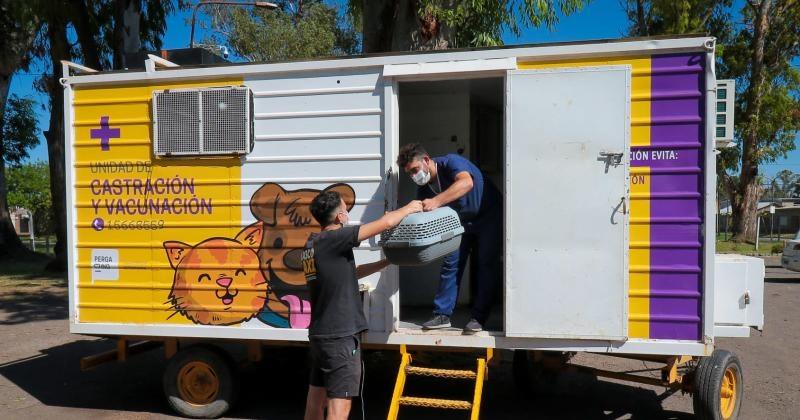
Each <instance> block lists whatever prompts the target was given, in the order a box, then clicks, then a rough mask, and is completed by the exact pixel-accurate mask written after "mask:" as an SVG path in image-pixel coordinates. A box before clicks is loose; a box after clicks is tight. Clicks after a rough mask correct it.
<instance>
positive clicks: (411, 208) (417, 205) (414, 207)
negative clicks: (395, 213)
mask: <svg viewBox="0 0 800 420" xmlns="http://www.w3.org/2000/svg"><path fill="white" fill-rule="evenodd" d="M402 210H403V212H404V213H405V214H406V216H408V215H409V214H412V213H419V212H421V211H422V210H423V205H422V201H419V200H411V202H409V203H408V204H406V205H405V206H403V208H402Z"/></svg>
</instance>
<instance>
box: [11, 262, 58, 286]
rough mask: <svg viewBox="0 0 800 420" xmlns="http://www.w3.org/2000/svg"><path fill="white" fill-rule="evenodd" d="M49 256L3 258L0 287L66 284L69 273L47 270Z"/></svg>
mask: <svg viewBox="0 0 800 420" xmlns="http://www.w3.org/2000/svg"><path fill="white" fill-rule="evenodd" d="M49 261H50V260H49V259H48V258H44V257H43V258H36V259H31V260H3V261H2V262H0V288H8V287H35V286H61V287H63V286H66V285H67V274H66V273H57V272H53V271H47V270H45V267H46V266H47V263H48V262H49Z"/></svg>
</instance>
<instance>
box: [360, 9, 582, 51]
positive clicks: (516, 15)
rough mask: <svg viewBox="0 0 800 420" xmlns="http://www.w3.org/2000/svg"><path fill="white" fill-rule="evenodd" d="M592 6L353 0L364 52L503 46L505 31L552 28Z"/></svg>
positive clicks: (517, 31) (518, 31)
mask: <svg viewBox="0 0 800 420" xmlns="http://www.w3.org/2000/svg"><path fill="white" fill-rule="evenodd" d="M586 3H588V0H501V1H497V0H469V1H457V0H349V2H348V11H349V13H350V15H351V16H353V21H354V22H357V23H359V24H360V26H361V29H362V33H363V45H364V52H366V53H374V52H385V51H409V50H429V49H445V48H454V47H480V46H491V45H501V44H502V39H501V35H502V32H503V30H509V31H511V33H513V34H515V35H519V34H520V31H521V29H522V28H523V27H528V26H533V27H540V26H546V27H548V28H553V27H554V26H555V24H556V23H558V19H559V14H563V15H569V14H571V13H574V12H576V11H579V10H581V9H582V8H583V6H584V5H585V4H586Z"/></svg>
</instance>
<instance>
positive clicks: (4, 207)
mask: <svg viewBox="0 0 800 420" xmlns="http://www.w3.org/2000/svg"><path fill="white" fill-rule="evenodd" d="M10 84H11V76H10V75H6V74H2V75H0V105H2V106H0V152H2V150H3V147H4V146H3V132H2V128H3V126H4V123H5V121H4V116H5V112H4V111H5V105H6V99H7V98H8V88H9V85H10ZM24 249H25V248H24V246H23V245H22V241H20V240H19V236H18V235H17V231H16V230H15V229H14V224H13V223H12V222H11V214H10V213H9V211H8V185H7V184H6V161H5V159H3V157H2V156H0V257H6V256H9V255H17V254H19V253H21V252H22V251H24Z"/></svg>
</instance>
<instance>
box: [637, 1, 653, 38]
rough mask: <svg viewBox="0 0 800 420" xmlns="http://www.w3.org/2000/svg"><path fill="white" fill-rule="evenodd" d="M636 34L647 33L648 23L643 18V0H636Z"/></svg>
mask: <svg viewBox="0 0 800 420" xmlns="http://www.w3.org/2000/svg"><path fill="white" fill-rule="evenodd" d="M636 25H637V26H638V27H637V28H636V34H637V35H639V36H647V35H648V34H649V32H650V31H649V30H648V29H649V25H647V22H645V20H644V0H636Z"/></svg>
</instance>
